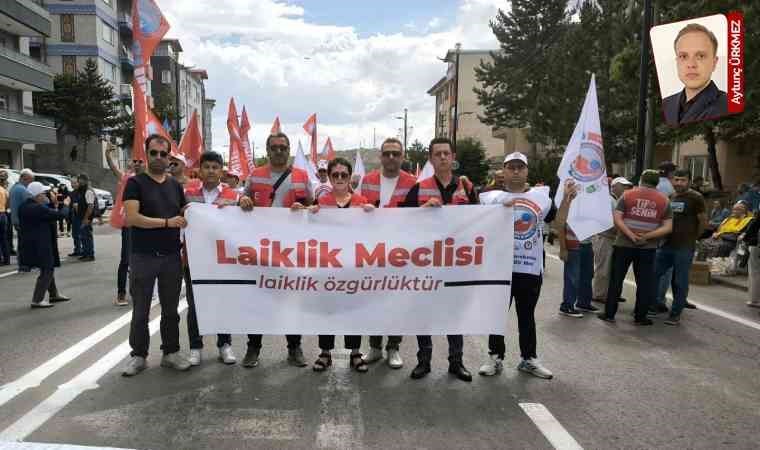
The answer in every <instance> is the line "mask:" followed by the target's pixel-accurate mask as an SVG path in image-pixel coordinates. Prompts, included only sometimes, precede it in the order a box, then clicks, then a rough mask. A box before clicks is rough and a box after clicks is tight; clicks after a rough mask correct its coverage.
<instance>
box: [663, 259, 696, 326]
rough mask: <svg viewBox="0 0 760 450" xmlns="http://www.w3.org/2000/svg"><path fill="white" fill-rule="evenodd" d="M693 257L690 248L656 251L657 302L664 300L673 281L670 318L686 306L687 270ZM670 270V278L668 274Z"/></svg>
mask: <svg viewBox="0 0 760 450" xmlns="http://www.w3.org/2000/svg"><path fill="white" fill-rule="evenodd" d="M693 257H694V250H693V249H690V248H670V247H662V248H659V249H657V256H656V257H655V264H654V265H655V276H656V277H657V280H659V290H658V292H657V298H658V300H659V299H660V298H662V299H663V303H664V299H665V292H667V290H668V284H669V282H670V280H671V278H672V280H673V306H672V308H671V310H670V315H671V316H678V315H680V314H681V311H683V309H684V307H685V306H686V297H687V296H688V295H689V269H691V262H692V259H693ZM671 270H672V273H673V275H672V277H669V276H668V274H669V272H670V271H671ZM663 287H664V289H663Z"/></svg>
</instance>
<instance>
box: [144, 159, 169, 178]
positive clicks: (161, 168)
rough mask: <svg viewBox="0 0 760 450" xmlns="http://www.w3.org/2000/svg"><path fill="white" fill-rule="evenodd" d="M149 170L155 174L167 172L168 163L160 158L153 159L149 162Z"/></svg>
mask: <svg viewBox="0 0 760 450" xmlns="http://www.w3.org/2000/svg"><path fill="white" fill-rule="evenodd" d="M148 171H150V173H152V174H153V175H160V174H162V173H164V172H166V164H164V163H163V162H162V161H160V160H153V161H150V162H149V163H148Z"/></svg>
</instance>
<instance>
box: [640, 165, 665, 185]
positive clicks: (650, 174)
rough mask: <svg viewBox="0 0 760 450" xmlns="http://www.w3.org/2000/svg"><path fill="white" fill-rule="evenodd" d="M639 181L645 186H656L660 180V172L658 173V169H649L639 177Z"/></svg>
mask: <svg viewBox="0 0 760 450" xmlns="http://www.w3.org/2000/svg"><path fill="white" fill-rule="evenodd" d="M639 181H640V182H641V184H643V185H645V186H649V187H655V186H657V183H658V182H659V181H660V174H659V173H657V171H656V170H653V169H647V170H645V171H644V172H642V173H641V178H639Z"/></svg>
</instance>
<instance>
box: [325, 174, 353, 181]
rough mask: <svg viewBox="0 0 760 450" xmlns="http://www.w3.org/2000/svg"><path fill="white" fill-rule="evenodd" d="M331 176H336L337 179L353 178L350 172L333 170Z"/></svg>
mask: <svg viewBox="0 0 760 450" xmlns="http://www.w3.org/2000/svg"><path fill="white" fill-rule="evenodd" d="M330 177H332V178H335V179H336V180H348V179H349V178H351V175H349V173H348V172H333V173H332V174H330Z"/></svg>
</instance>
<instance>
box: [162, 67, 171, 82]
mask: <svg viewBox="0 0 760 450" xmlns="http://www.w3.org/2000/svg"><path fill="white" fill-rule="evenodd" d="M161 83H163V84H171V83H172V73H171V72H170V71H168V70H162V71H161Z"/></svg>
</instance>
